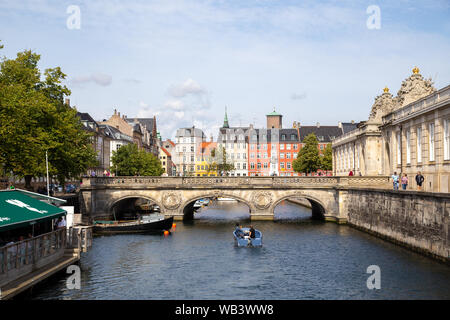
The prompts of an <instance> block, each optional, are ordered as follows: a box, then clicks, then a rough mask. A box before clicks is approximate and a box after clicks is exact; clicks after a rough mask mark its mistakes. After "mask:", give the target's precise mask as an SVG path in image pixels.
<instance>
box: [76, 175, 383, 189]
mask: <svg viewBox="0 0 450 320" xmlns="http://www.w3.org/2000/svg"><path fill="white" fill-rule="evenodd" d="M389 181H390V180H389V177H387V176H364V177H359V176H357V177H348V176H345V177H338V176H335V177H279V176H277V177H93V178H84V179H83V183H82V185H81V188H82V189H83V188H89V187H101V186H108V187H113V186H117V187H123V186H136V185H140V186H146V187H209V186H211V187H212V186H225V187H228V186H229V187H237V186H249V187H251V186H255V187H258V186H266V187H274V188H277V187H283V186H291V187H292V186H293V187H295V186H304V185H308V186H324V187H330V186H354V187H371V186H375V187H378V188H383V187H389V186H390V184H389Z"/></svg>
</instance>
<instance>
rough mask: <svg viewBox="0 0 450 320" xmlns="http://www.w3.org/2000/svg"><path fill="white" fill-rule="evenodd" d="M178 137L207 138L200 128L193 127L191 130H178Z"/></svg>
mask: <svg viewBox="0 0 450 320" xmlns="http://www.w3.org/2000/svg"><path fill="white" fill-rule="evenodd" d="M176 136H177V137H200V138H205V137H206V136H205V133H204V132H203V131H202V130H201V129H198V128H195V127H191V128H180V129H178V130H177V134H176Z"/></svg>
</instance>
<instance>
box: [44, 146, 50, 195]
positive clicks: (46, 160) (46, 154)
mask: <svg viewBox="0 0 450 320" xmlns="http://www.w3.org/2000/svg"><path fill="white" fill-rule="evenodd" d="M45 166H46V167H47V197H50V186H49V179H48V151H47V150H46V151H45Z"/></svg>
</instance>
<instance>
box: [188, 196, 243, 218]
mask: <svg viewBox="0 0 450 320" xmlns="http://www.w3.org/2000/svg"><path fill="white" fill-rule="evenodd" d="M248 219H250V206H249V205H248V204H247V202H246V201H245V200H243V199H239V198H237V197H234V196H225V195H223V196H220V197H205V196H198V197H195V198H192V199H190V200H188V201H186V204H185V205H184V207H183V220H185V221H189V220H248Z"/></svg>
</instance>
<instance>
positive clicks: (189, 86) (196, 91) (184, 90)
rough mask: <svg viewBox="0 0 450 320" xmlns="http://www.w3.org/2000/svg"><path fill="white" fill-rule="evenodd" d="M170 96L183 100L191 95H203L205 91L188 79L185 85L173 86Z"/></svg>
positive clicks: (170, 89)
mask: <svg viewBox="0 0 450 320" xmlns="http://www.w3.org/2000/svg"><path fill="white" fill-rule="evenodd" d="M168 92H169V95H170V96H172V97H175V98H183V97H186V96H187V95H189V94H193V95H203V94H205V93H206V92H205V90H204V89H203V88H202V86H201V85H199V84H198V83H197V82H196V81H195V80H192V79H187V80H185V81H184V82H183V83H180V84H176V85H172V86H171V87H170V88H169V90H168Z"/></svg>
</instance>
